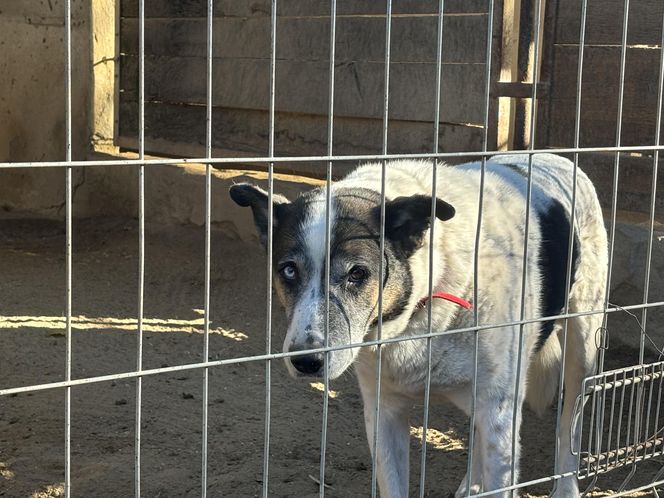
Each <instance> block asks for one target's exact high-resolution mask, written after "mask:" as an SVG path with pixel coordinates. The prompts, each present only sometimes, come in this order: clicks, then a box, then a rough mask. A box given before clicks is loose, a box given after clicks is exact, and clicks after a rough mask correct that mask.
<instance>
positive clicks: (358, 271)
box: [348, 266, 367, 284]
mask: <svg viewBox="0 0 664 498" xmlns="http://www.w3.org/2000/svg"><path fill="white" fill-rule="evenodd" d="M366 278H367V271H366V270H365V269H364V268H360V267H359V266H355V267H353V268H351V270H350V271H349V272H348V281H349V282H351V283H353V284H357V283H360V282H362V281H364V280H365V279H366Z"/></svg>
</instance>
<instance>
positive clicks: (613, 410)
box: [582, 372, 618, 471]
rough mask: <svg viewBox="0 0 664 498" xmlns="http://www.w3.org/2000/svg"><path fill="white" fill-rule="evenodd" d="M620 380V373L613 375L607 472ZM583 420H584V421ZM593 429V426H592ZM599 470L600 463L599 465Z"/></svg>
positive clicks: (607, 444)
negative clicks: (617, 384) (617, 382)
mask: <svg viewBox="0 0 664 498" xmlns="http://www.w3.org/2000/svg"><path fill="white" fill-rule="evenodd" d="M617 380H618V372H614V373H613V394H612V396H611V412H610V415H609V433H608V436H607V441H606V465H605V470H606V471H608V470H609V455H610V454H611V436H612V435H613V415H614V413H615V408H616V396H617V395H618V389H617V388H616V387H615V386H616V381H617ZM582 420H583V419H582ZM591 427H592V426H591ZM597 466H598V468H599V462H598V463H597Z"/></svg>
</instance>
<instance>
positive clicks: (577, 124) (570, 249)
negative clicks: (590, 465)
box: [551, 0, 595, 494]
mask: <svg viewBox="0 0 664 498" xmlns="http://www.w3.org/2000/svg"><path fill="white" fill-rule="evenodd" d="M587 11H588V0H582V2H581V22H580V24H581V26H580V31H579V54H578V63H577V78H576V104H575V111H574V147H575V148H578V147H579V142H580V136H581V97H582V89H583V61H584V55H585V43H586V20H587ZM573 163H574V166H573V170H572V206H571V208H570V221H569V226H570V230H569V237H568V241H567V268H566V269H565V271H566V275H565V290H566V292H565V303H564V306H563V312H564V313H565V314H567V313H569V289H570V288H571V285H572V259H573V254H574V232H575V222H576V192H577V184H578V172H579V154H578V153H574V157H573ZM568 322H569V321H568V320H567V319H565V320H564V321H563V331H562V332H563V333H562V341H561V359H560V364H561V368H560V375H559V377H558V402H557V410H556V413H558V414H559V415H558V416H557V417H556V439H555V443H554V445H555V451H554V456H553V459H554V469H556V470H557V469H558V467H559V465H560V420H561V417H560V414H562V410H563V399H564V393H565V389H564V385H565V364H566V361H567V330H568V325H569V323H568ZM594 402H595V398H594V397H593V403H594ZM582 410H583V408H582ZM580 420H583V418H580ZM571 431H572V434H574V433H575V422H574V421H573V420H572V421H571ZM573 443H574V441H571V442H570V449H571V450H572V451H574V448H573ZM578 444H579V450H580V449H581V441H579V442H578ZM557 484H558V482H557V481H556V482H554V485H553V489H552V490H551V493H552V494H553V493H554V492H555V491H556V487H557Z"/></svg>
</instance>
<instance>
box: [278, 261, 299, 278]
mask: <svg viewBox="0 0 664 498" xmlns="http://www.w3.org/2000/svg"><path fill="white" fill-rule="evenodd" d="M279 271H280V272H281V275H282V276H283V277H284V278H285V279H286V280H295V277H297V269H296V268H295V265H294V264H293V263H287V264H286V265H285V266H284V267H283V268H282V269H281V270H279Z"/></svg>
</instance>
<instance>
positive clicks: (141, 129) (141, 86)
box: [134, 0, 145, 498]
mask: <svg viewBox="0 0 664 498" xmlns="http://www.w3.org/2000/svg"><path fill="white" fill-rule="evenodd" d="M138 158H139V160H143V159H145V0H139V1H138ZM144 287H145V166H144V165H142V164H141V166H139V168H138V324H137V325H138V329H137V333H138V344H137V351H136V370H137V371H139V372H140V371H141V370H142V369H143V306H144V299H143V297H144V296H143V292H144ZM142 388H143V381H142V378H141V377H137V378H136V428H135V441H134V444H135V454H134V493H135V496H136V498H138V497H140V496H141V411H142V395H143V393H142Z"/></svg>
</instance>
